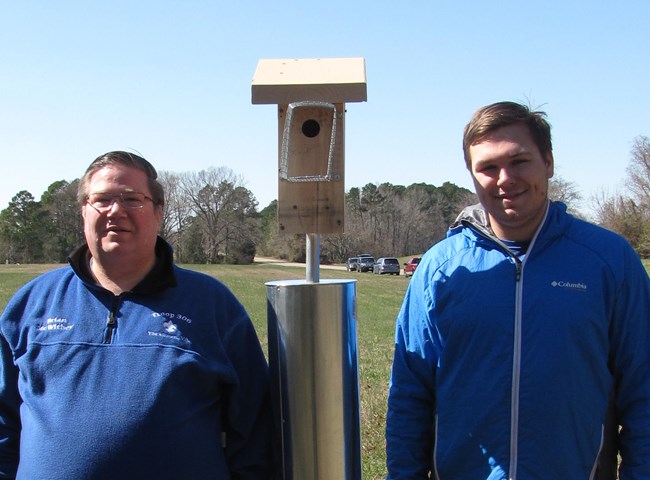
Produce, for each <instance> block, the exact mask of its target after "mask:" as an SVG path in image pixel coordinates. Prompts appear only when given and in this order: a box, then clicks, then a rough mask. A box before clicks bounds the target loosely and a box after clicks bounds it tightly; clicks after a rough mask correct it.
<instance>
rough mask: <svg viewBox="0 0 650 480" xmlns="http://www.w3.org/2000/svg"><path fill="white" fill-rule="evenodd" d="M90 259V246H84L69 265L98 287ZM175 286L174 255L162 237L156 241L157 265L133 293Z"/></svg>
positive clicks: (71, 256)
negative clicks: (92, 272) (91, 270)
mask: <svg viewBox="0 0 650 480" xmlns="http://www.w3.org/2000/svg"><path fill="white" fill-rule="evenodd" d="M89 259H90V250H89V249H88V245H87V244H84V245H82V246H80V247H79V248H77V249H76V250H75V251H74V252H72V254H71V255H70V256H69V257H68V263H69V264H70V266H71V267H72V270H73V271H74V272H75V274H76V275H77V276H78V277H79V278H80V279H81V280H82V281H83V282H85V283H87V284H92V285H96V284H95V280H94V278H93V276H92V274H91V273H90V266H89V263H88V260H89ZM175 286H176V275H175V273H174V254H173V251H172V247H171V245H169V243H167V242H166V241H165V240H163V238H162V237H158V238H157V240H156V263H155V265H154V266H153V268H152V269H151V270H150V271H149V273H148V274H147V275H146V276H145V277H144V278H143V279H142V281H141V282H140V283H138V284H137V285H136V286H135V287H134V288H133V290H131V291H132V292H133V293H141V294H153V293H158V292H160V291H162V290H164V289H166V288H170V287H175Z"/></svg>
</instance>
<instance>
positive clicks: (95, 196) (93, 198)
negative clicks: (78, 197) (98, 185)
mask: <svg viewBox="0 0 650 480" xmlns="http://www.w3.org/2000/svg"><path fill="white" fill-rule="evenodd" d="M113 198H114V197H113V196H112V195H109V194H108V193H91V194H90V195H88V203H89V204H90V205H91V206H93V207H95V208H96V209H98V210H103V209H106V208H110V206H111V205H113Z"/></svg>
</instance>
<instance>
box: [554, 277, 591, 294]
mask: <svg viewBox="0 0 650 480" xmlns="http://www.w3.org/2000/svg"><path fill="white" fill-rule="evenodd" d="M551 286H552V287H560V288H570V289H571V290H579V291H581V292H586V291H587V285H585V284H584V283H582V282H565V281H559V282H558V281H555V280H554V281H552V282H551Z"/></svg>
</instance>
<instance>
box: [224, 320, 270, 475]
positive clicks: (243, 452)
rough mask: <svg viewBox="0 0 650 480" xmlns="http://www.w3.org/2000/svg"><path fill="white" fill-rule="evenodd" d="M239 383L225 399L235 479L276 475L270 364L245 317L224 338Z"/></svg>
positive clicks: (230, 464)
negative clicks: (273, 456)
mask: <svg viewBox="0 0 650 480" xmlns="http://www.w3.org/2000/svg"><path fill="white" fill-rule="evenodd" d="M225 340H226V341H225V345H226V348H227V351H228V356H229V359H230V362H231V364H232V366H233V368H234V369H235V371H236V373H237V377H238V383H237V385H235V386H234V387H233V388H232V389H231V390H230V391H229V395H228V399H227V401H226V405H227V407H226V410H225V415H226V418H225V419H224V425H225V434H226V439H225V443H226V446H225V453H226V461H227V462H228V467H229V470H230V473H231V478H232V479H233V480H248V479H251V480H252V479H256V480H259V479H270V478H273V468H272V460H273V459H272V454H271V448H272V444H271V435H272V422H273V418H272V415H271V399H270V387H269V370H268V364H267V362H266V359H265V357H264V352H263V351H262V347H261V346H260V342H259V340H258V337H257V334H256V333H255V330H254V327H253V325H252V323H251V321H250V319H249V318H248V316H245V317H244V318H243V319H240V321H238V322H237V324H236V325H235V326H234V327H233V328H232V329H231V330H230V332H229V333H228V338H226V339H225Z"/></svg>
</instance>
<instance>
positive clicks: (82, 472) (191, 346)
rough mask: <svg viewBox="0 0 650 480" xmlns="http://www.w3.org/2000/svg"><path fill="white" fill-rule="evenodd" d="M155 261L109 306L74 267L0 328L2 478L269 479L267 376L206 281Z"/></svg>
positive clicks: (16, 305)
mask: <svg viewBox="0 0 650 480" xmlns="http://www.w3.org/2000/svg"><path fill="white" fill-rule="evenodd" d="M156 250H157V255H158V263H157V265H156V267H155V268H154V270H153V271H152V272H151V273H150V274H149V275H148V276H147V277H146V278H145V279H144V280H143V281H142V282H141V283H140V284H139V285H138V286H136V287H135V288H134V289H133V291H131V292H125V293H122V294H121V295H119V296H115V295H113V294H112V293H111V292H109V291H107V290H105V289H103V288H101V287H99V286H96V285H95V284H94V283H92V282H90V281H89V272H88V269H87V266H86V265H87V260H86V249H85V248H84V249H81V250H80V251H78V252H76V254H75V255H73V257H72V259H71V267H65V268H60V269H57V270H53V271H51V272H48V273H46V274H44V275H42V276H40V277H38V278H36V279H35V280H33V281H32V282H30V283H29V284H27V285H26V286H24V287H23V288H22V289H20V290H19V291H18V293H17V294H16V295H15V296H14V298H13V299H12V300H11V301H10V302H9V304H8V305H7V307H6V309H5V311H4V313H3V314H2V316H1V317H0V354H1V355H2V356H1V360H2V363H1V368H2V370H1V372H0V373H1V374H0V478H14V477H17V478H20V479H28V480H40V479H47V480H71V479H74V480H82V479H88V480H104V479H106V480H108V479H111V480H115V479H120V480H123V479H157V480H159V479H174V480H179V479H188V480H189V479H192V480H202V479H206V480H207V479H211V480H215V479H224V480H225V479H267V478H270V476H271V475H270V464H269V461H270V453H269V447H270V437H269V435H270V424H271V421H272V420H271V418H270V414H269V413H268V411H269V408H270V406H269V394H268V393H269V392H268V390H269V385H268V382H269V380H268V368H267V364H266V360H265V358H264V354H263V351H262V349H261V347H260V344H259V341H258V338H257V336H256V334H255V331H254V329H253V326H252V323H251V322H250V319H249V317H248V315H247V314H246V312H245V311H244V308H243V307H242V305H241V304H240V303H239V302H238V301H237V300H236V299H235V297H234V296H233V295H232V293H231V292H230V291H229V290H228V289H227V288H226V287H225V286H224V285H223V284H222V283H220V282H218V281H217V280H215V279H214V278H212V277H209V276H207V275H203V274H200V273H197V272H192V271H188V270H184V269H181V268H178V267H176V266H174V265H173V263H172V257H171V249H170V248H169V246H168V245H167V244H165V243H164V242H163V241H162V240H161V239H159V240H158V245H157V249H156Z"/></svg>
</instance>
